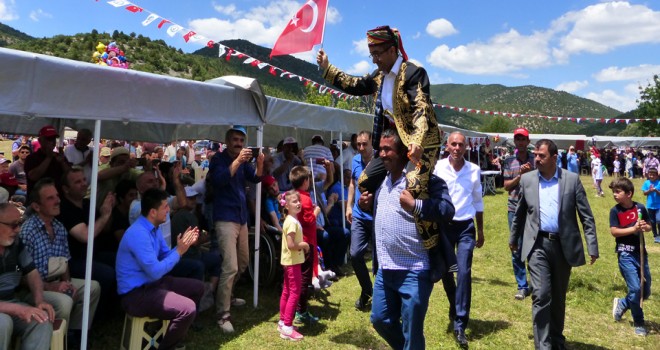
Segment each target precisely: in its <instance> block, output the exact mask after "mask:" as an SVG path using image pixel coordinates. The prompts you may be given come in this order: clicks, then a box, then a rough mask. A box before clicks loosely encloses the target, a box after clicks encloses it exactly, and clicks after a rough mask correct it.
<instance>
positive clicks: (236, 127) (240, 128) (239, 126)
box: [229, 125, 247, 136]
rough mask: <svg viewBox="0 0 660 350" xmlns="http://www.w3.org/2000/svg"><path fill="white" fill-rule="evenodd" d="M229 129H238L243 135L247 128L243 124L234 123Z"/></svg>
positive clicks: (245, 133)
mask: <svg viewBox="0 0 660 350" xmlns="http://www.w3.org/2000/svg"><path fill="white" fill-rule="evenodd" d="M229 130H230V131H238V132H240V133H243V135H245V136H247V130H246V129H245V127H244V126H243V125H234V126H232V127H231V129H229Z"/></svg>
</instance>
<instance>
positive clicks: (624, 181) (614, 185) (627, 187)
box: [609, 177, 635, 194]
mask: <svg viewBox="0 0 660 350" xmlns="http://www.w3.org/2000/svg"><path fill="white" fill-rule="evenodd" d="M609 187H610V189H611V190H612V191H614V190H621V191H623V192H625V193H630V194H635V186H634V185H633V183H632V181H630V179H628V178H627V177H618V178H616V179H614V180H612V182H610V186H609Z"/></svg>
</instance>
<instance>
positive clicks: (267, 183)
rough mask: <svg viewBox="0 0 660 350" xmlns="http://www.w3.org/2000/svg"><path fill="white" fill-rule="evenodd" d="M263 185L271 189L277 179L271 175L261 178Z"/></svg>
mask: <svg viewBox="0 0 660 350" xmlns="http://www.w3.org/2000/svg"><path fill="white" fill-rule="evenodd" d="M261 183H262V184H263V185H264V186H266V187H270V186H271V185H272V184H273V183H275V178H274V177H272V176H270V175H266V176H264V177H263V178H261Z"/></svg>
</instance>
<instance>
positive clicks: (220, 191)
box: [208, 125, 264, 333]
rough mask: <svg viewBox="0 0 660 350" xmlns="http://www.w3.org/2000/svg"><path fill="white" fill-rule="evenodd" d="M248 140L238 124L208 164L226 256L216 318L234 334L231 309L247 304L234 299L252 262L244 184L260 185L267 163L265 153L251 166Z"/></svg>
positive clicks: (216, 221) (218, 232) (219, 238)
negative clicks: (246, 144)
mask: <svg viewBox="0 0 660 350" xmlns="http://www.w3.org/2000/svg"><path fill="white" fill-rule="evenodd" d="M246 138H247V132H246V130H245V127H243V126H239V125H236V126H234V127H232V128H231V129H229V130H227V133H226V134H225V143H226V144H227V149H225V150H224V151H223V152H219V153H216V154H215V155H214V156H213V158H212V159H211V163H210V165H209V174H210V175H208V177H210V178H211V181H212V184H213V221H214V226H215V234H216V237H217V241H218V245H219V248H220V254H221V255H222V257H223V260H222V272H221V273H220V279H219V281H218V289H217V294H216V299H215V304H216V317H217V323H218V326H219V327H220V329H221V330H222V331H223V332H224V333H233V332H234V327H233V325H232V323H231V317H230V316H231V315H230V312H229V311H230V307H231V306H242V305H245V300H243V299H239V298H233V297H232V291H233V289H234V285H235V284H236V282H237V281H238V278H239V276H240V275H241V274H242V273H243V271H244V270H245V268H246V267H247V265H248V263H249V260H250V259H249V248H248V229H247V220H248V208H247V200H246V197H245V182H246V181H250V182H252V183H259V182H260V181H261V175H262V171H263V164H264V154H263V153H259V155H258V156H257V158H256V162H255V164H254V165H256V167H255V166H254V165H253V164H251V163H250V160H251V159H252V153H253V152H252V150H251V149H249V148H245V147H244V145H245V141H246ZM255 168H256V169H255Z"/></svg>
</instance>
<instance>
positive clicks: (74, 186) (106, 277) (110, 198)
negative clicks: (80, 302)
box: [57, 167, 117, 320]
mask: <svg viewBox="0 0 660 350" xmlns="http://www.w3.org/2000/svg"><path fill="white" fill-rule="evenodd" d="M62 192H63V193H62V194H63V196H62V198H61V202H60V214H59V215H58V216H57V220H58V221H59V222H61V223H62V224H63V225H64V228H65V229H66V230H67V232H69V236H68V237H67V239H68V244H69V253H70V254H71V259H70V260H69V271H71V277H74V278H80V279H84V278H85V268H86V262H87V225H88V223H89V206H90V200H89V198H85V195H86V194H87V180H86V178H85V173H84V171H83V169H82V168H80V167H72V168H71V169H69V170H68V171H66V172H65V173H64V175H63V176H62ZM114 202H115V196H114V195H113V194H112V193H108V194H107V195H106V196H105V199H104V201H103V203H102V204H101V207H100V208H99V210H98V211H97V216H96V221H95V223H94V252H95V253H96V252H97V251H98V248H100V245H99V243H103V241H101V240H99V239H98V238H99V237H100V235H102V234H105V232H103V231H104V228H105V226H106V224H107V223H108V222H109V220H110V214H112V207H113V205H114ZM102 232H103V233H102ZM93 257H94V261H93V262H92V278H93V279H94V280H96V281H98V282H99V285H100V286H101V302H100V304H101V305H100V306H101V307H100V308H99V309H98V310H97V311H98V313H97V319H99V320H103V319H105V318H106V317H105V316H107V314H108V313H110V312H112V310H113V309H116V305H113V303H115V302H116V301H117V295H116V293H115V290H116V289H117V286H116V277H115V266H114V263H113V264H112V265H108V263H107V262H104V261H101V260H99V259H98V256H97V254H94V256H93Z"/></svg>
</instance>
